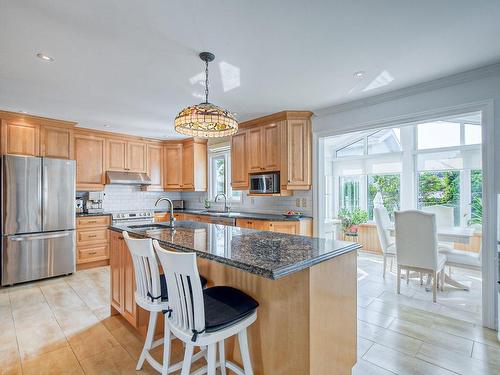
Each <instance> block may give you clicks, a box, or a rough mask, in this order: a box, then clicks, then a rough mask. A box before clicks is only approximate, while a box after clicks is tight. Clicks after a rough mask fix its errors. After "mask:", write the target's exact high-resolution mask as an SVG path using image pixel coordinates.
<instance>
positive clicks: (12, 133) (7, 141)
mask: <svg viewBox="0 0 500 375" xmlns="http://www.w3.org/2000/svg"><path fill="white" fill-rule="evenodd" d="M39 142H40V141H39V126H38V125H35V124H30V123H28V122H25V121H22V120H19V121H15V120H14V121H12V120H3V121H2V154H9V155H23V156H39V153H40V152H39Z"/></svg>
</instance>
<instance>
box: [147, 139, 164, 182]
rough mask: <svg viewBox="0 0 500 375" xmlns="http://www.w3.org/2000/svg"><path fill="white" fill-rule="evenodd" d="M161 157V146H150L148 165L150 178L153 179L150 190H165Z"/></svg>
mask: <svg viewBox="0 0 500 375" xmlns="http://www.w3.org/2000/svg"><path fill="white" fill-rule="evenodd" d="M161 156H162V154H161V146H153V145H148V157H147V165H148V176H149V177H150V178H151V185H150V186H148V190H163V183H162V181H163V180H162V177H163V173H162V162H161Z"/></svg>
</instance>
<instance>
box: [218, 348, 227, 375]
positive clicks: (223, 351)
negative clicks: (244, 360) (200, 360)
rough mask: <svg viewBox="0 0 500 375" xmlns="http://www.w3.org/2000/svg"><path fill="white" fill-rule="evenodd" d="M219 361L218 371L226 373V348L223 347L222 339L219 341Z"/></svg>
mask: <svg viewBox="0 0 500 375" xmlns="http://www.w3.org/2000/svg"><path fill="white" fill-rule="evenodd" d="M219 361H220V373H221V375H226V348H225V347H224V340H221V341H219Z"/></svg>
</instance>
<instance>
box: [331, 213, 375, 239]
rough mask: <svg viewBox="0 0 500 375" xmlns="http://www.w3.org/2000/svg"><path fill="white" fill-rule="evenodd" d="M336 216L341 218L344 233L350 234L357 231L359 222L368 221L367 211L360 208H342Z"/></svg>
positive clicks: (354, 233)
mask: <svg viewBox="0 0 500 375" xmlns="http://www.w3.org/2000/svg"><path fill="white" fill-rule="evenodd" d="M338 216H339V218H340V220H342V230H343V231H344V233H345V234H347V235H351V236H352V235H356V234H357V233H358V228H359V224H363V223H366V222H367V221H368V212H366V211H365V210H362V209H361V208H354V209H353V210H348V209H347V208H342V209H341V210H340V211H339V214H338Z"/></svg>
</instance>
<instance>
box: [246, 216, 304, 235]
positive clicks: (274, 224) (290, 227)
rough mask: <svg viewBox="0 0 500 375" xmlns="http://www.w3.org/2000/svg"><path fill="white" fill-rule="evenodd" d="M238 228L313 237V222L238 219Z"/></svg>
mask: <svg viewBox="0 0 500 375" xmlns="http://www.w3.org/2000/svg"><path fill="white" fill-rule="evenodd" d="M236 226H237V227H241V228H249V229H256V230H268V231H271V232H277V233H286V234H297V235H302V236H312V220H311V219H302V220H298V221H269V220H257V219H236Z"/></svg>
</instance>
